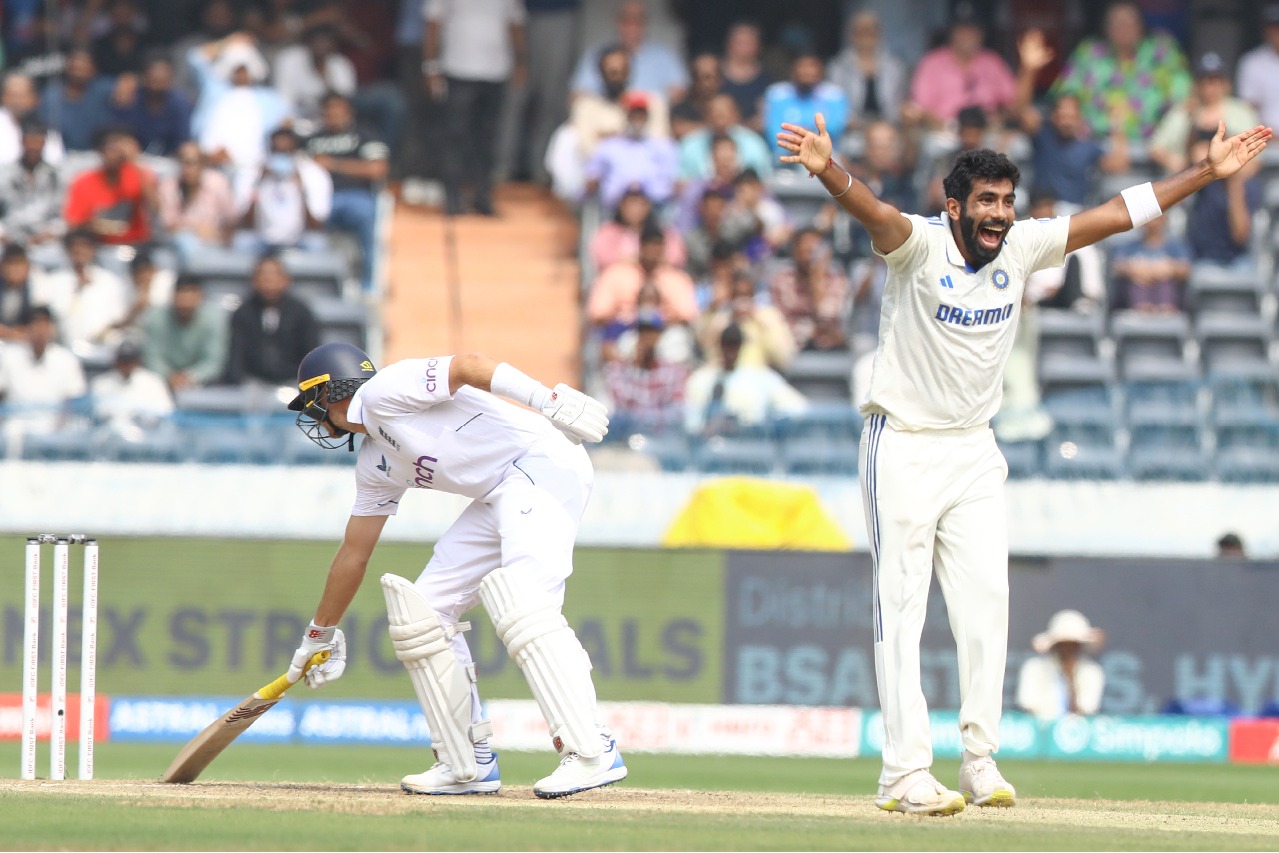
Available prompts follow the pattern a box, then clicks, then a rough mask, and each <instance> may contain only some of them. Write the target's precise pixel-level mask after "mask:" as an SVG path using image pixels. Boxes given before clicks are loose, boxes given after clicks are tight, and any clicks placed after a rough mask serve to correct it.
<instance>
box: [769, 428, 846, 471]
mask: <svg viewBox="0 0 1279 853" xmlns="http://www.w3.org/2000/svg"><path fill="white" fill-rule="evenodd" d="M857 450H858V447H857V442H856V441H850V440H848V439H842V440H840V439H821V438H815V439H809V440H807V441H788V442H785V443H783V444H782V464H783V466H784V468H785V471H786V473H787V474H794V475H797V476H807V475H838V476H850V477H851V476H855V475H856V474H857Z"/></svg>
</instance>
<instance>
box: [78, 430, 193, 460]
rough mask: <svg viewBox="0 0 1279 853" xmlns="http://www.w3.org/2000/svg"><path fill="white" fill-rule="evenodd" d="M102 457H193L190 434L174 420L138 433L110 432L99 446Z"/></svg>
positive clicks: (132, 458) (134, 458) (146, 458)
mask: <svg viewBox="0 0 1279 853" xmlns="http://www.w3.org/2000/svg"><path fill="white" fill-rule="evenodd" d="M98 452H99V458H101V459H104V460H106V461H108V462H157V463H175V462H184V461H186V460H187V459H188V458H189V457H190V452H191V446H190V441H189V437H188V436H187V435H186V434H185V433H184V432H183V431H182V430H181V429H179V428H178V426H177V424H176V423H174V422H173V421H165V422H164V423H162V424H159V425H158V426H156V427H154V428H152V429H147V430H140V431H139V432H138V433H136V434H132V435H124V434H121V433H119V432H114V431H112V432H109V433H106V434H105V435H104V437H103V439H102V441H101V444H100V445H99V446H98Z"/></svg>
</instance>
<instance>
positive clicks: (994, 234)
mask: <svg viewBox="0 0 1279 853" xmlns="http://www.w3.org/2000/svg"><path fill="white" fill-rule="evenodd" d="M1007 233H1008V226H1007V225H1004V224H1002V223H998V224H996V223H986V224H984V225H982V226H981V227H980V228H978V229H977V240H978V241H979V242H980V243H981V244H982V245H983V246H985V247H986V248H987V249H997V248H999V244H1001V243H1002V242H1004V236H1005V235H1006V234H1007Z"/></svg>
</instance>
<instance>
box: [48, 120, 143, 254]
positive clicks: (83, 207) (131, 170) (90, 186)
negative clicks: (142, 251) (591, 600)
mask: <svg viewBox="0 0 1279 853" xmlns="http://www.w3.org/2000/svg"><path fill="white" fill-rule="evenodd" d="M98 153H99V154H100V155H101V157H102V163H101V165H99V166H98V167H97V168H94V169H90V170H88V171H87V172H84V173H83V174H81V175H80V176H78V177H77V178H76V179H75V180H73V181H72V182H71V186H70V187H69V188H68V189H67V201H66V207H65V208H64V210H63V217H64V218H65V219H66V221H67V227H68V228H83V229H87V230H88V231H91V232H92V233H93V234H94V235H95V236H96V237H97V238H98V240H100V241H101V242H103V243H107V244H111V245H132V246H136V245H138V244H139V243H145V242H147V241H148V240H150V239H151V220H152V218H153V217H154V215H155V211H156V207H157V202H156V181H155V175H154V174H152V173H151V171H150V170H149V169H146V168H144V167H143V166H140V165H138V163H137V156H138V142H137V140H136V139H134V138H133V134H131V133H130V132H129V131H128V130H127V129H126V128H109V129H107V130H105V131H103V132H102V134H101V136H100V138H99V142H98Z"/></svg>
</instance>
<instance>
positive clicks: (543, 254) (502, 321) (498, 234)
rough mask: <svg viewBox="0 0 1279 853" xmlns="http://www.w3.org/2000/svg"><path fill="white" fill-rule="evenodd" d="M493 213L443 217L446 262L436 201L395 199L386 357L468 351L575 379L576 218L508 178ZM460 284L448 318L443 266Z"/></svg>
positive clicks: (542, 375)
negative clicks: (449, 244) (450, 237)
mask: <svg viewBox="0 0 1279 853" xmlns="http://www.w3.org/2000/svg"><path fill="white" fill-rule="evenodd" d="M496 207H497V210H498V213H499V214H500V216H499V217H498V218H485V217H479V216H462V217H457V218H456V219H454V221H453V227H454V235H455V240H456V257H457V269H456V272H454V271H452V270H451V269H450V260H449V258H448V256H447V254H446V229H445V220H444V217H443V216H442V214H441V213H440V212H439V211H438V210H434V209H426V208H418V207H410V206H407V205H403V204H401V205H399V206H398V207H397V208H396V211H395V217H394V220H393V221H392V224H391V238H390V240H391V254H390V260H389V270H388V280H389V284H388V287H387V294H386V299H385V301H384V304H383V309H382V310H383V315H384V324H385V328H386V336H387V340H386V349H385V352H386V356H385V360H386V361H388V362H391V361H395V360H398V359H402V358H412V357H419V356H426V355H440V354H445V353H449V352H462V351H478V352H482V353H485V354H486V355H489V356H491V357H492V358H495V359H498V360H499V361H509V362H511V363H512V364H515V365H517V366H518V367H520V369H521V370H524V371H525V372H526V373H528V374H530V375H531V376H534V377H536V378H538V379H540V380H542V381H543V382H546V383H547V384H554V383H555V382H570V383H577V382H580V372H581V366H580V348H581V346H580V345H581V325H580V324H581V310H580V305H579V300H578V264H577V260H576V257H575V254H574V252H575V247H576V241H577V226H576V223H575V222H574V220H573V218H572V216H571V215H570V213H569V212H568V211H567V210H565V209H564V207H563V206H562V205H561V204H560V203H559V202H558V201H556V200H555V199H554V198H553V197H552V196H551V195H550V194H549V193H548V192H546V191H544V190H542V189H540V188H537V187H534V186H530V185H508V186H504V187H502V188H500V189H499V190H498V191H497V193H496ZM454 275H455V276H456V281H457V282H458V284H459V285H460V291H461V300H460V302H461V323H460V328H457V329H454V328H453V327H452V319H451V312H452V307H451V306H452V298H453V297H452V295H451V293H450V289H449V288H450V276H454Z"/></svg>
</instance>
